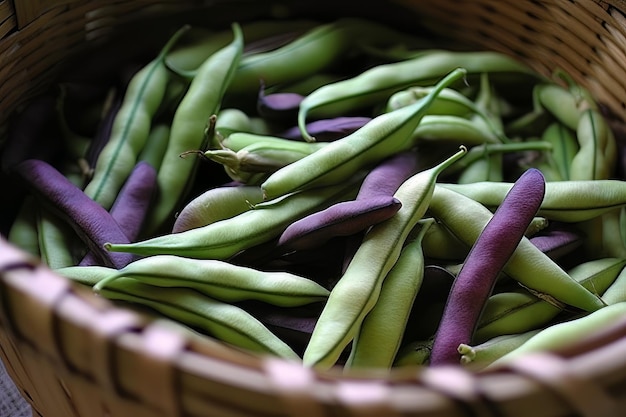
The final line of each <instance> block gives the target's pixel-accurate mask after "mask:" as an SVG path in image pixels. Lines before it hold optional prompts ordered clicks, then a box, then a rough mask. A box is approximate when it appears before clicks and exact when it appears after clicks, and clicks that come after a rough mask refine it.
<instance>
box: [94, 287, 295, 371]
mask: <svg viewBox="0 0 626 417" xmlns="http://www.w3.org/2000/svg"><path fill="white" fill-rule="evenodd" d="M100 294H101V295H102V296H103V297H105V298H108V299H112V300H120V301H127V302H130V303H134V304H138V305H142V306H145V307H149V308H151V309H154V310H155V311H158V312H159V313H161V314H163V315H164V316H166V317H169V318H171V319H173V320H175V321H177V322H179V323H181V324H183V325H186V326H188V327H191V328H194V329H199V330H201V331H203V332H204V333H206V334H208V335H210V336H213V337H216V338H217V339H219V340H221V341H223V342H226V343H228V344H231V345H234V346H238V347H241V348H244V349H249V350H251V351H254V352H261V353H271V354H273V355H275V356H278V357H282V358H286V359H290V360H299V359H300V357H299V356H298V355H297V354H296V353H295V352H294V351H293V349H291V348H290V347H289V346H288V345H287V344H286V343H285V342H283V341H282V340H280V339H279V338H278V337H277V336H276V335H274V334H273V333H272V332H270V331H269V329H268V328H267V327H266V326H264V325H263V323H261V322H260V321H258V320H257V319H255V318H254V317H253V316H252V315H250V314H249V313H247V312H246V311H245V310H243V309H241V308H239V307H237V306H235V305H233V304H230V303H224V302H221V301H218V300H215V299H212V298H210V297H207V296H205V295H203V294H201V293H199V292H198V291H193V290H188V289H185V288H159V287H155V286H152V285H146V284H143V283H141V282H139V281H137V280H134V279H131V278H123V277H122V278H120V279H118V280H115V281H113V282H111V283H110V285H109V287H108V288H104V289H102V291H101V293H100Z"/></svg>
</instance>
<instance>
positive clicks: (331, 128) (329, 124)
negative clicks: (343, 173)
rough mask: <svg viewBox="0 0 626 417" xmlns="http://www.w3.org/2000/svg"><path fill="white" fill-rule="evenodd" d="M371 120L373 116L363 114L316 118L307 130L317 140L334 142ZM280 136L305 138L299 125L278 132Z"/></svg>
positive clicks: (308, 124) (294, 138) (295, 138)
mask: <svg viewBox="0 0 626 417" xmlns="http://www.w3.org/2000/svg"><path fill="white" fill-rule="evenodd" d="M370 120H372V118H371V117H363V116H344V117H335V118H332V119H322V120H316V121H313V122H309V123H307V125H306V131H307V132H309V133H310V134H311V136H314V137H315V141H316V142H332V141H334V140H337V139H341V138H343V137H345V136H348V135H349V134H351V133H353V132H355V131H357V130H359V129H360V128H362V127H363V126H365V124H366V123H368V122H369V121H370ZM278 136H280V137H283V138H285V139H292V140H304V138H303V137H302V131H301V130H300V128H299V127H298V126H294V127H291V128H289V129H287V130H286V131H284V132H282V133H280V134H278Z"/></svg>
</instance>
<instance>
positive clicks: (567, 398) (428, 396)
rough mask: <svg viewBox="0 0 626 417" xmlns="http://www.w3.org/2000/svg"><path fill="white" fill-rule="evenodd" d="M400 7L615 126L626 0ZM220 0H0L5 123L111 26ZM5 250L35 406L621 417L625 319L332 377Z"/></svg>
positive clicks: (625, 61) (47, 409) (92, 413)
mask: <svg viewBox="0 0 626 417" xmlns="http://www.w3.org/2000/svg"><path fill="white" fill-rule="evenodd" d="M283 3H285V4H287V3H288V2H283ZM311 3H316V4H315V5H312V6H311V7H312V8H324V7H325V6H324V2H311ZM285 4H282V3H281V4H278V3H276V4H274V2H273V3H272V4H271V5H268V4H266V3H262V4H261V5H259V4H258V3H256V4H255V3H254V2H252V3H251V6H249V7H248V6H246V7H239V8H238V9H239V10H238V12H239V13H243V14H245V16H246V17H247V18H249V19H253V18H254V17H255V16H257V15H262V14H264V13H265V14H266V13H271V12H272V11H274V12H277V13H278V12H280V10H283V9H281V7H284V6H285ZM399 6H401V7H407V8H408V10H410V11H412V12H414V13H412V14H406V15H403V16H402V18H403V19H407V16H409V17H410V18H415V22H416V25H417V24H428V25H430V26H432V28H433V29H436V30H439V31H442V32H444V33H445V34H446V35H450V36H452V37H453V38H455V39H462V40H463V42H470V43H472V44H475V45H478V46H480V47H484V48H487V49H492V50H497V51H501V52H505V53H507V54H510V55H512V56H515V57H517V58H519V59H521V60H522V61H523V62H525V63H527V64H528V65H529V66H531V67H532V68H533V69H535V70H537V71H538V72H540V73H542V74H544V75H546V76H549V75H550V74H551V73H552V71H554V70H555V69H556V68H561V69H564V70H566V71H567V72H569V73H570V74H571V75H572V76H573V77H574V79H575V80H576V81H577V82H579V83H580V84H582V85H583V86H585V87H587V88H588V89H589V90H590V91H591V93H592V94H593V96H594V97H595V98H596V99H597V100H598V101H599V102H600V103H601V104H602V105H603V106H604V107H605V108H606V110H607V114H610V115H611V117H612V118H613V119H614V121H616V122H624V121H626V102H625V100H626V77H624V73H625V71H626V15H625V14H624V13H626V3H624V2H623V1H621V0H611V1H603V0H578V1H574V0H570V1H565V0H563V1H556V0H529V1H503V0H471V1H470V0H454V1H448V0H439V1H437V2H429V1H419V0H413V1H410V0H404V1H400V2H395V3H394V7H399ZM221 7H222V6H221V3H220V4H217V5H215V4H213V2H203V1H181V0H172V1H166V0H155V1H148V0H133V1H121V0H115V1H100V0H90V1H86V0H84V1H83V0H54V1H50V0H47V1H44V0H19V1H18V0H16V1H9V0H0V126H3V125H4V124H6V121H7V119H8V118H9V117H10V115H11V113H12V112H13V111H14V110H15V109H17V108H18V107H19V106H20V104H23V103H24V102H26V101H28V100H29V99H30V98H32V97H33V96H35V95H37V94H38V92H39V91H41V90H42V89H43V88H45V86H46V85H47V84H48V83H50V82H51V80H52V79H53V78H54V76H55V74H56V73H57V72H58V71H59V70H60V69H61V68H63V64H64V62H65V61H66V60H68V59H70V58H71V57H72V56H74V55H75V54H78V53H80V52H82V51H85V50H87V49H88V48H90V47H91V46H93V45H96V44H100V43H105V42H107V41H108V40H109V39H110V38H111V37H112V36H113V35H114V34H115V33H116V31H117V25H120V24H126V23H129V22H130V23H132V24H133V25H135V26H137V25H139V24H140V22H142V21H144V20H146V19H147V18H148V17H150V16H156V15H160V16H163V15H165V16H173V15H174V14H175V12H180V13H183V14H184V13H189V12H190V11H191V12H192V13H193V11H194V10H195V9H198V8H205V9H207V8H209V9H211V8H214V10H215V13H212V15H214V16H219V15H220V10H221V9H220V8H221ZM371 7H372V8H373V9H372V10H373V13H374V15H375V14H376V13H380V11H381V10H385V11H387V12H388V11H389V10H395V9H393V8H387V7H386V5H384V4H383V3H382V2H377V3H376V4H375V5H373V6H371ZM392 17H393V16H392ZM418 18H419V20H418ZM422 22H423V23H422ZM151 27H154V25H152V26H151ZM144 29H145V31H149V30H148V28H147V27H143V28H142V30H144ZM137 42H138V43H137V44H135V45H133V46H134V47H139V48H141V47H142V46H141V44H140V43H139V40H138V41H137ZM120 53H121V52H120ZM1 130H2V129H1V128H0V132H1ZM0 252H1V253H2V257H1V261H0V354H1V355H2V360H3V361H4V363H5V365H6V368H7V372H8V373H9V374H10V375H11V377H12V378H13V379H14V381H15V383H16V385H17V386H18V387H19V389H20V391H21V393H22V394H23V396H24V397H25V398H26V399H28V401H29V402H30V403H31V405H32V407H33V415H35V416H37V415H41V416H44V417H98V416H103V417H104V416H112V417H178V416H225V417H229V416H232V417H235V416H268V417H269V416H273V417H278V416H300V417H319V416H382V415H384V416H390V417H393V416H424V417H425V416H429V417H436V416H440V417H444V416H445V417H455V416H459V417H460V416H474V417H479V416H480V417H482V416H508V417H528V416H530V415H532V416H533V417H566V416H584V417H610V416H612V417H618V416H622V415H624V411H623V410H626V354H625V353H626V337H625V336H626V318H625V319H624V320H622V321H621V322H616V323H615V324H614V326H612V327H611V328H610V329H602V331H601V332H599V333H597V334H593V335H590V336H589V338H588V339H586V340H581V341H580V342H579V343H578V344H577V345H575V346H571V347H570V348H568V349H567V351H560V352H555V353H550V354H548V353H544V354H536V355H532V356H526V357H524V358H521V359H519V360H517V361H516V362H514V363H513V364H511V365H508V366H507V367H506V368H504V367H503V368H500V369H494V370H490V371H489V372H483V373H480V374H474V373H471V372H469V371H466V370H463V369H459V368H457V367H450V368H448V367H442V368H431V369H428V368H419V369H412V368H407V369H399V370H397V371H394V372H392V373H391V374H385V375H377V374H375V373H373V372H367V373H364V374H362V375H361V374H358V375H342V374H341V373H338V372H336V371H334V370H331V371H327V372H318V371H313V370H310V369H305V368H303V367H301V366H299V365H298V364H293V363H289V362H285V361H281V360H276V359H272V358H259V357H255V356H251V355H249V354H247V353H244V352H240V351H237V350H234V349H231V348H227V347H225V346H223V345H221V344H217V343H211V342H209V341H207V340H205V339H198V338H196V337H195V336H193V335H191V334H189V333H187V332H185V331H183V330H181V329H180V328H178V327H174V326H172V325H171V324H168V323H166V322H160V321H157V322H151V321H147V320H145V319H144V318H143V317H142V316H140V315H139V314H138V313H135V312H132V311H128V310H124V309H120V308H118V307H114V306H113V305H112V304H111V303H109V302H107V301H105V300H102V299H99V298H96V297H94V296H93V295H92V294H91V293H88V292H85V291H82V290H81V289H78V288H76V287H74V286H73V285H72V284H71V283H70V282H68V281H67V280H66V279H63V278H60V277H58V276H56V275H55V274H54V273H52V272H51V271H49V270H48V269H46V267H45V266H43V265H41V264H40V263H39V262H38V261H37V260H36V259H32V258H29V257H28V256H27V255H25V254H24V253H22V252H21V251H19V250H17V249H15V248H14V247H11V246H10V245H9V244H8V243H7V242H6V241H5V240H2V239H1V238H0Z"/></svg>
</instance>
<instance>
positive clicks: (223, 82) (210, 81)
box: [146, 24, 243, 234]
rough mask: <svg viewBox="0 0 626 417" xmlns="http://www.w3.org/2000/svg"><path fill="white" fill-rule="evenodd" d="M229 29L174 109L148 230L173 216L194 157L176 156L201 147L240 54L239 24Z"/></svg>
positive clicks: (191, 173) (183, 192)
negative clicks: (228, 40)
mask: <svg viewBox="0 0 626 417" xmlns="http://www.w3.org/2000/svg"><path fill="white" fill-rule="evenodd" d="M232 29H233V33H234V39H233V40H232V42H231V43H230V44H228V45H227V46H226V47H224V48H222V49H220V50H219V51H218V52H216V53H214V54H212V55H211V56H210V57H209V58H208V59H207V60H206V61H205V62H204V63H203V64H202V66H201V67H200V68H199V69H198V74H196V76H195V77H194V79H193V81H192V82H191V85H190V86H189V89H188V90H187V92H186V94H185V96H184V97H183V99H182V101H181V102H180V104H179V106H178V108H177V109H176V113H175V114H174V118H173V120H172V125H171V132H170V140H169V142H168V147H167V149H166V152H165V156H164V158H163V161H162V163H161V166H160V168H159V174H158V177H157V181H158V188H159V192H158V193H157V198H156V201H155V204H154V207H153V210H151V211H150V213H149V215H148V218H147V219H146V230H147V233H148V234H154V233H155V232H156V231H157V230H160V229H161V228H162V227H163V225H164V224H166V223H167V222H169V221H171V220H173V215H174V212H175V210H176V208H177V206H178V204H180V201H181V199H182V198H183V196H184V195H185V193H186V191H187V189H188V187H189V185H190V183H191V179H192V177H193V173H194V171H195V169H196V166H197V162H198V159H196V158H186V159H185V158H181V157H180V156H181V154H183V153H185V152H188V151H193V150H198V149H202V148H203V147H204V143H205V141H206V135H205V127H206V124H207V120H209V118H210V117H211V116H212V115H215V114H216V113H217V112H218V110H219V107H220V105H221V101H222V97H223V95H224V92H225V91H226V88H227V86H228V84H229V83H230V80H231V79H232V77H233V74H234V72H235V68H236V67H237V64H238V62H239V60H240V58H241V54H242V50H243V37H242V33H241V28H240V27H239V25H237V24H233V26H232Z"/></svg>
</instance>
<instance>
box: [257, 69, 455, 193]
mask: <svg viewBox="0 0 626 417" xmlns="http://www.w3.org/2000/svg"><path fill="white" fill-rule="evenodd" d="M465 73H466V72H465V70H464V69H462V68H457V69H456V70H454V71H452V72H451V73H450V74H448V75H447V76H446V77H445V78H444V79H443V80H441V81H440V82H439V83H437V88H434V89H433V90H431V92H430V93H429V94H428V95H427V96H426V97H424V98H423V99H422V100H420V101H419V102H416V103H415V104H413V105H411V106H408V107H404V108H402V109H398V110H395V111H393V112H391V113H384V114H382V115H380V116H378V117H375V118H374V119H372V120H371V121H369V122H368V123H366V124H365V125H364V126H363V127H361V128H360V129H358V130H357V131H355V132H354V133H352V134H350V135H348V136H346V137H344V138H342V139H339V140H336V141H334V142H330V143H328V145H327V146H325V147H324V148H322V149H320V150H318V151H317V152H314V153H313V154H311V155H309V156H307V157H305V158H302V159H300V160H299V161H296V162H294V163H292V164H289V165H287V166H286V167H284V168H281V169H279V170H278V171H276V172H275V173H273V174H272V175H270V176H269V178H267V180H265V181H264V182H263V184H261V188H262V189H263V193H264V195H265V198H266V199H267V200H271V199H272V198H276V197H279V196H281V195H284V194H286V193H290V192H293V191H297V190H301V189H304V188H312V187H319V186H322V185H329V184H335V183H338V182H341V181H344V179H345V178H346V177H349V176H350V175H352V174H354V173H355V172H358V171H359V170H361V169H365V168H367V167H368V166H370V165H372V164H374V163H375V162H377V161H381V160H383V159H385V158H387V157H389V156H391V155H393V154H395V153H398V152H401V151H404V150H408V149H410V148H411V147H412V142H411V141H410V135H411V132H413V131H414V130H415V128H416V127H417V126H418V125H419V123H420V120H421V119H422V117H424V114H425V113H426V111H427V110H428V107H429V106H430V105H431V104H432V102H433V101H434V100H435V98H436V97H437V94H438V92H439V91H440V90H441V89H443V88H446V87H447V86H448V85H449V84H451V83H453V82H455V81H457V80H458V79H460V78H462V77H463V76H464V75H465Z"/></svg>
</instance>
